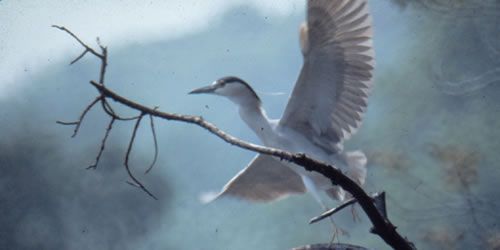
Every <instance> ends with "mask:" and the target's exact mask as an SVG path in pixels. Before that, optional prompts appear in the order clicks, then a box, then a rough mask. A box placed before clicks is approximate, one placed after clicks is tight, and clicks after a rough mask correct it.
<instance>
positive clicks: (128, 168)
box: [123, 113, 158, 200]
mask: <svg viewBox="0 0 500 250" xmlns="http://www.w3.org/2000/svg"><path fill="white" fill-rule="evenodd" d="M144 115H145V114H144V113H141V115H139V118H137V121H136V122H135V126H134V130H132V136H131V137H130V142H129V144H128V147H127V153H126V154H125V162H124V163H123V164H124V165H125V169H126V170H127V173H128V176H129V177H130V179H132V181H133V182H128V183H129V184H131V185H132V186H135V187H138V188H140V189H141V190H142V191H144V192H146V193H147V194H148V195H149V196H151V197H153V199H155V200H158V198H156V196H154V195H153V194H152V193H151V192H150V191H149V190H148V189H147V188H146V187H145V186H144V185H143V184H142V183H141V182H140V181H139V180H138V179H137V178H136V177H135V176H134V174H132V171H130V164H129V159H130V152H132V146H133V145H134V140H135V136H136V134H137V130H138V129H139V125H141V121H142V118H143V117H144Z"/></svg>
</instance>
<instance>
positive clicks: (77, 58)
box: [69, 49, 89, 65]
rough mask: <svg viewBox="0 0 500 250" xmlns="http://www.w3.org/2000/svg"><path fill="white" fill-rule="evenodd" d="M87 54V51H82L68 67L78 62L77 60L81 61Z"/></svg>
mask: <svg viewBox="0 0 500 250" xmlns="http://www.w3.org/2000/svg"><path fill="white" fill-rule="evenodd" d="M88 52H89V50H88V49H86V50H84V51H83V52H82V53H81V54H80V55H79V56H77V57H76V58H75V59H74V60H73V61H71V62H70V63H69V65H73V64H74V63H76V62H78V60H80V59H82V57H84V56H85V54H87V53H88Z"/></svg>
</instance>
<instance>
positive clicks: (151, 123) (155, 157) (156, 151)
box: [145, 115, 158, 174]
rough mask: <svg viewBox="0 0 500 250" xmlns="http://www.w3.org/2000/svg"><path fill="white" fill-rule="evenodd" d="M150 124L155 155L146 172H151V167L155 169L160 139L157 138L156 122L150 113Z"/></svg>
mask: <svg viewBox="0 0 500 250" xmlns="http://www.w3.org/2000/svg"><path fill="white" fill-rule="evenodd" d="M149 124H150V125H151V134H152V135H153V143H154V146H155V155H154V157H153V162H152V163H151V165H150V166H149V168H148V169H146V172H145V174H147V173H149V171H151V169H153V167H154V165H155V164H156V160H157V159H158V140H157V139H156V131H155V124H154V122H153V116H152V115H149Z"/></svg>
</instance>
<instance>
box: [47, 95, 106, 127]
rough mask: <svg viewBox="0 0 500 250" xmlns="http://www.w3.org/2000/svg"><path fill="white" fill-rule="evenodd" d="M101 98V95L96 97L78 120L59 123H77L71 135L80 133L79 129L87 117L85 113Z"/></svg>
mask: <svg viewBox="0 0 500 250" xmlns="http://www.w3.org/2000/svg"><path fill="white" fill-rule="evenodd" d="M100 99H101V97H97V98H95V99H94V100H93V101H92V102H91V103H90V104H89V105H87V107H85V109H84V110H83V112H82V113H81V114H80V117H78V121H75V122H63V121H56V123H57V124H61V125H75V129H74V130H73V134H72V135H71V137H75V136H76V135H77V134H78V130H80V126H81V124H82V122H83V119H84V118H85V115H87V113H88V112H89V111H90V110H91V109H92V107H93V106H94V105H95V104H96V103H97V102H98V101H99V100H100Z"/></svg>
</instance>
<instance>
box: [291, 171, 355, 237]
mask: <svg viewBox="0 0 500 250" xmlns="http://www.w3.org/2000/svg"><path fill="white" fill-rule="evenodd" d="M301 177H302V181H303V183H304V185H305V187H306V189H307V190H308V191H309V193H310V194H311V195H312V196H313V197H314V199H315V200H316V201H317V202H318V203H319V205H320V206H321V208H322V209H323V211H324V212H326V211H328V210H330V209H329V208H328V207H327V206H326V205H325V203H323V200H321V197H320V196H319V192H318V189H317V188H316V186H315V185H314V183H313V182H312V180H311V179H310V178H309V177H307V176H305V175H301ZM330 222H331V223H332V229H333V230H332V231H333V236H332V239H331V241H330V243H333V241H335V238H336V239H337V241H339V236H340V235H347V236H349V233H348V232H347V231H345V230H343V229H342V228H340V227H338V226H337V225H336V224H335V222H334V221H333V218H332V217H331V216H330Z"/></svg>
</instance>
